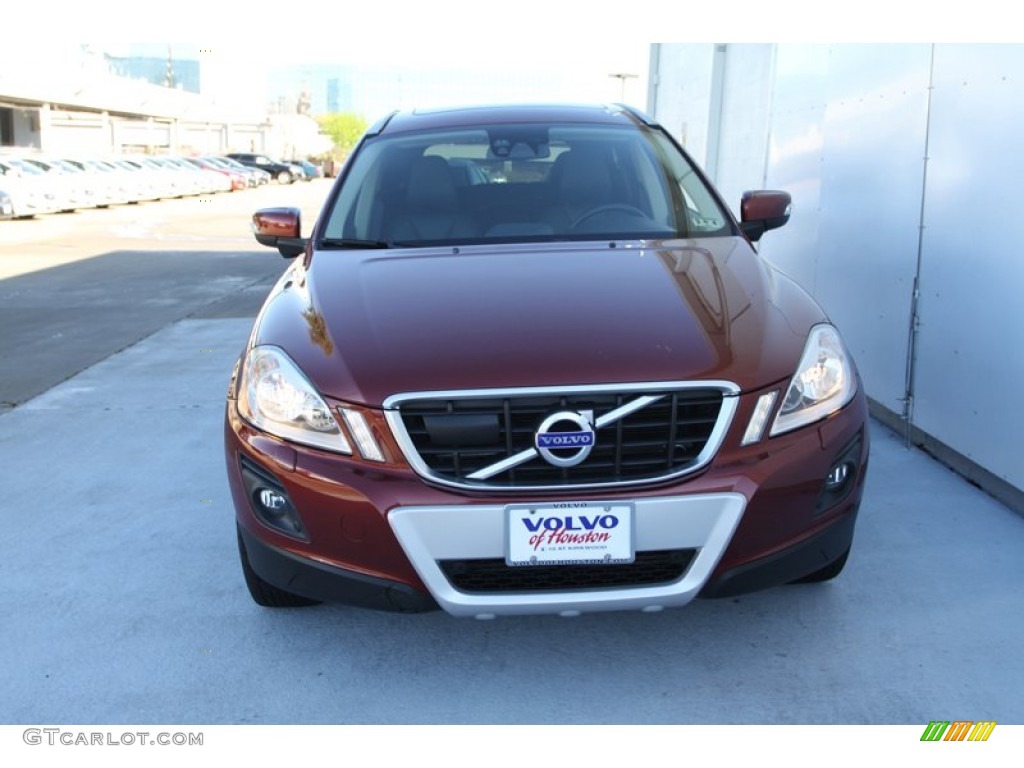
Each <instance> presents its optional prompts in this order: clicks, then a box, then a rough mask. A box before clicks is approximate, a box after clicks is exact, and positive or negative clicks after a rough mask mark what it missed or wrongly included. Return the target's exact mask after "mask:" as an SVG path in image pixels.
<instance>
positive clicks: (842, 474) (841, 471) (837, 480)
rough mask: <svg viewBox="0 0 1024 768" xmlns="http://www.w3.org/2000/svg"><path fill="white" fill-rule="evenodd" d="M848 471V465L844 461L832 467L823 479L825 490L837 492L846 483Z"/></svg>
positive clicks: (849, 468)
mask: <svg viewBox="0 0 1024 768" xmlns="http://www.w3.org/2000/svg"><path fill="white" fill-rule="evenodd" d="M850 470H851V467H850V465H849V464H848V463H846V462H845V461H844V462H843V463H842V464H839V465H838V466H835V467H832V470H831V471H830V472H829V473H828V475H827V476H826V477H825V488H827V489H828V490H829V491H835V490H837V489H838V488H839V487H840V486H841V485H842V484H843V483H845V482H846V478H847V477H848V476H849V474H850Z"/></svg>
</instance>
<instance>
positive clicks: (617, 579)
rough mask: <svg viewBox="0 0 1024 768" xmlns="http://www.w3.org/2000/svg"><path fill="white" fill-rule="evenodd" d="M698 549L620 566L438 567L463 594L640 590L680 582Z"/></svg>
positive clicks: (643, 556)
mask: <svg viewBox="0 0 1024 768" xmlns="http://www.w3.org/2000/svg"><path fill="white" fill-rule="evenodd" d="M696 554H697V550H695V549H673V550H663V551H658V552H637V553H636V560H635V561H634V562H632V563H628V564H620V565H519V566H509V565H506V564H505V561H504V560H501V559H488V560H442V561H440V562H439V563H438V564H439V565H440V566H441V570H442V571H443V572H444V574H445V576H447V577H448V581H449V582H451V585H452V586H453V587H455V588H456V589H458V590H459V591H461V592H476V593H494V592H545V591H558V590H574V589H606V588H612V587H640V586H651V585H654V584H667V583H670V582H673V581H678V580H679V579H681V578H682V577H683V575H684V574H685V573H686V569H687V568H689V567H690V563H691V562H692V561H693V558H694V556H695V555H696Z"/></svg>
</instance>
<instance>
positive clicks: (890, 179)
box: [652, 44, 1024, 490]
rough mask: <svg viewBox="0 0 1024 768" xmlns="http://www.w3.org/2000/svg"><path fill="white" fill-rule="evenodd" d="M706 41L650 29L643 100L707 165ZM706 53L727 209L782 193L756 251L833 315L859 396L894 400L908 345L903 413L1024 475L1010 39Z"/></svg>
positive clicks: (968, 453)
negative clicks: (717, 75)
mask: <svg viewBox="0 0 1024 768" xmlns="http://www.w3.org/2000/svg"><path fill="white" fill-rule="evenodd" d="M713 48H714V47H713V46H706V45H685V44H679V45H676V44H661V45H660V46H659V56H658V57H657V58H658V67H659V70H658V72H657V73H652V82H654V83H655V85H654V88H655V93H654V95H653V98H652V103H653V105H654V109H653V112H654V117H655V118H657V119H658V120H659V121H662V122H663V124H664V125H665V127H666V128H667V129H668V130H670V131H672V132H676V130H677V126H679V125H689V126H691V130H692V126H695V125H697V126H700V125H703V126H704V128H705V134H703V135H701V133H700V130H697V131H695V135H696V136H699V139H700V141H699V142H698V144H697V145H696V146H695V145H694V142H693V141H692V140H691V141H690V142H689V144H688V147H689V148H690V149H691V150H699V151H696V152H694V154H695V157H696V158H697V159H698V161H700V162H702V163H705V164H707V162H708V157H707V155H706V150H707V147H709V146H713V144H714V141H713V139H711V138H709V136H708V135H707V132H708V131H710V130H712V129H713V128H714V126H713V123H714V114H713V112H712V113H710V114H709V111H708V105H709V104H710V103H712V102H713V100H714V94H713V90H714V87H715V86H714V84H713V80H714V79H713V78H712V77H711V76H710V71H711V70H712V69H714V68H715V66H716V57H715V55H714V51H713ZM717 66H719V67H722V68H723V73H724V74H723V76H722V77H721V83H722V85H721V87H722V89H723V93H722V94H721V104H722V109H721V114H720V116H719V124H718V127H717V130H718V142H717V144H718V150H717V156H716V158H714V160H715V162H714V165H715V167H716V169H717V171H716V174H715V175H716V179H717V184H718V186H719V188H720V190H721V191H722V193H723V195H724V196H725V197H726V198H727V200H728V201H729V203H730V204H732V205H733V207H734V210H735V206H736V204H737V202H736V201H737V200H738V197H739V194H740V193H741V192H742V190H744V189H750V188H755V187H758V186H764V187H768V188H780V189H785V190H787V191H789V192H790V193H791V194H792V195H793V200H794V206H793V216H792V219H791V221H790V223H789V224H788V225H787V226H786V227H784V228H783V229H781V230H778V231H777V232H771V233H769V234H768V235H767V236H766V237H765V238H764V240H763V241H762V245H761V247H760V250H761V253H762V254H763V255H764V256H765V258H767V259H769V260H771V261H772V262H773V263H775V264H777V265H778V266H780V267H781V268H782V269H783V270H784V271H786V272H788V273H790V274H791V275H793V276H794V277H795V278H797V280H798V281H800V282H801V283H802V284H803V285H804V286H805V287H806V288H808V290H810V291H811V292H812V293H813V294H814V295H815V297H816V298H817V299H818V300H819V301H820V302H821V303H822V305H823V306H824V308H825V310H826V311H827V312H828V313H829V315H830V316H831V317H832V319H833V320H834V321H835V322H836V323H837V325H839V327H840V328H841V329H842V331H843V334H844V337H845V338H846V340H847V343H848V344H849V346H850V347H851V348H852V351H853V353H854V355H855V357H856V359H857V362H858V365H859V367H860V369H861V373H862V375H863V377H864V381H865V385H866V387H867V391H868V395H869V396H870V397H871V398H872V399H873V400H875V401H876V402H877V403H879V404H880V405H881V406H883V407H884V408H885V409H888V410H889V411H892V412H895V413H902V412H903V410H904V398H905V397H906V396H907V394H908V387H907V385H908V380H907V372H908V361H910V360H913V362H914V364H915V367H914V372H915V373H914V376H913V382H912V383H913V387H912V388H911V390H910V391H909V394H911V395H912V396H913V397H912V407H911V409H909V410H908V411H907V413H908V415H910V416H911V418H912V423H913V425H914V426H915V427H917V428H919V429H920V430H922V431H923V432H924V433H925V434H926V435H927V436H930V437H931V438H934V439H935V440H937V441H939V442H940V443H941V444H942V445H943V446H948V447H949V448H951V449H952V450H953V451H955V452H956V453H957V454H959V455H960V456H962V457H966V458H967V459H968V460H970V461H971V462H974V463H975V464H977V465H978V466H980V467H981V468H983V469H984V470H986V471H987V472H989V473H991V474H992V476H993V477H994V478H996V479H997V481H1004V482H1005V483H1008V484H1009V485H1010V486H1012V487H1013V488H1016V489H1018V490H1024V460H1021V458H1020V456H1021V454H1022V451H1021V443H1022V439H1021V435H1022V434H1024V411H1022V410H1021V409H1019V408H1015V407H1014V406H1013V403H1014V402H1015V401H1016V397H1015V396H1016V394H1017V392H1018V391H1019V389H1020V387H1019V382H1020V381H1022V380H1024V344H1022V341H1021V339H1020V336H1021V333H1022V331H1024V301H1020V300H1019V298H1018V294H1019V293H1020V285H1021V284H1022V283H1024V258H1022V257H1021V256H1020V254H1019V253H1018V252H1017V251H1018V249H1017V248H1016V242H1015V239H1016V238H1013V239H1011V236H1012V235H1011V233H1012V234H1016V232H1014V231H1013V230H1012V229H1011V227H1012V226H1013V224H1015V223H1016V218H1017V216H1016V213H1017V208H1018V206H1016V205H1015V203H1016V200H1015V198H1014V193H1015V191H1016V189H1015V188H1016V186H1017V181H1018V179H1020V178H1024V159H1022V155H1021V153H1020V151H1019V147H1018V145H1019V143H1020V141H1019V138H1018V134H1019V127H1020V126H1021V125H1024V80H1022V79H1021V77H1020V74H1019V73H1020V72H1022V71H1024V46H1021V45H956V44H940V45H934V46H932V45H928V44H915V45H892V44H890V45H834V46H826V45H788V44H786V45H783V44H780V45H773V46H755V45H728V46H725V55H724V62H723V61H722V57H721V55H719V56H718V58H717ZM666 68H667V70H668V71H666ZM683 69H685V70H686V71H685V72H684V71H680V70H683ZM702 84H703V87H704V88H705V92H704V93H703V94H702V93H701V92H700V88H701V87H702ZM926 158H927V160H926ZM915 279H916V280H917V281H918V284H919V286H920V301H919V303H918V305H917V307H918V314H919V325H918V332H917V335H916V349H913V348H912V347H911V345H910V343H909V338H910V334H909V329H910V320H911V307H912V304H913V293H914V287H915Z"/></svg>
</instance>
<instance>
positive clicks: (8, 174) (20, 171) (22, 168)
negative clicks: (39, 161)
mask: <svg viewBox="0 0 1024 768" xmlns="http://www.w3.org/2000/svg"><path fill="white" fill-rule="evenodd" d="M0 183H2V185H3V187H4V191H5V192H6V193H7V194H8V195H9V196H10V199H11V205H12V207H13V213H12V218H28V217H31V216H36V215H39V214H43V213H55V212H57V211H59V210H61V208H60V205H61V203H62V196H61V193H60V190H59V189H57V187H56V185H55V184H54V182H53V180H52V179H51V178H49V177H48V176H47V175H46V174H45V173H44V172H43V171H42V170H40V169H39V168H37V167H36V166H34V165H32V164H31V163H22V162H19V161H17V160H16V159H15V158H11V157H10V156H7V155H0Z"/></svg>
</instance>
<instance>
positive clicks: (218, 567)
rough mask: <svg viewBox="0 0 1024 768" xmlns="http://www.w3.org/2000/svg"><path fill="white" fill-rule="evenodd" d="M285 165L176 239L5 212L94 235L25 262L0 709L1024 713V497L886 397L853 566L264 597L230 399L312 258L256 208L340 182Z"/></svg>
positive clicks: (1, 256)
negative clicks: (946, 448) (517, 613)
mask: <svg viewBox="0 0 1024 768" xmlns="http://www.w3.org/2000/svg"><path fill="white" fill-rule="evenodd" d="M258 192H259V194H260V198H259V200H258V201H257V199H256V197H250V198H248V200H245V201H241V202H240V201H239V200H236V199H231V200H229V201H227V202H224V203H223V204H222V208H221V209H220V212H219V213H215V212H211V213H209V216H210V218H209V221H208V222H207V223H206V224H204V225H203V228H202V230H201V231H198V232H191V233H190V231H189V227H190V226H193V225H195V223H196V221H197V218H196V216H197V214H196V213H195V210H196V208H197V206H190V205H188V204H183V205H180V206H177V209H178V210H177V211H174V210H171V209H170V208H156V207H153V208H152V209H151V210H152V211H153V212H154V213H153V215H155V216H158V217H162V218H161V223H160V225H159V227H154V226H153V225H152V222H151V221H149V220H148V219H147V218H146V216H145V215H144V214H146V213H147V212H149V211H150V209H148V208H143V209H139V212H138V214H137V216H136V220H135V222H134V223H133V225H132V226H134V227H136V230H134V231H135V232H136V233H138V232H140V231H148V232H150V233H151V234H154V233H155V234H154V237H155V236H156V234H158V235H159V236H160V237H164V238H169V239H165V240H164V241H163V245H162V246H161V242H160V241H159V239H158V238H157V239H156V241H155V242H154V241H152V240H146V239H145V238H140V237H138V236H137V235H132V236H126V235H123V234H121V235H118V234H116V233H110V232H106V231H101V230H103V226H105V225H106V224H105V223H104V224H101V225H97V231H95V232H92V234H90V235H89V238H87V239H85V240H83V239H81V238H77V242H76V243H71V242H69V241H68V240H67V238H72V239H75V236H74V234H68V232H66V231H62V232H58V233H57V234H52V229H47V227H48V226H50V225H48V224H47V223H46V222H45V221H40V222H18V223H17V224H18V225H19V226H20V225H23V224H35V225H38V226H37V231H38V232H41V233H50V234H42V235H38V236H35V237H31V236H26V235H25V233H26V232H27V231H28V230H19V236H21V237H22V238H23V239H22V240H18V241H15V240H13V239H10V233H7V237H8V238H9V239H8V240H6V241H5V240H4V237H5V235H4V233H3V231H2V230H3V229H4V228H5V227H6V225H7V224H9V223H10V222H6V223H0V270H2V269H3V264H4V263H8V264H12V263H14V262H16V261H18V262H19V263H20V262H22V261H24V253H25V252H32V251H34V250H37V251H38V252H39V253H49V252H52V251H54V249H57V248H58V247H59V245H60V243H67V244H68V248H69V249H74V248H78V249H80V251H81V252H80V254H79V256H78V257H76V258H73V259H68V260H66V263H63V264H55V265H54V267H53V268H52V269H50V270H46V271H37V272H31V273H29V274H19V272H22V271H24V270H23V269H22V268H21V267H18V268H11V273H12V274H10V275H9V276H8V277H7V279H4V280H0V329H2V330H0V366H2V368H0V385H2V386H3V387H6V388H7V389H5V390H4V391H5V392H6V393H8V394H5V395H4V396H3V397H2V398H0V399H7V400H8V401H9V402H10V403H12V404H13V407H9V408H8V409H7V410H6V411H0V468H2V469H0V474H2V480H3V482H2V491H3V499H4V503H3V505H2V506H0V516H2V527H3V530H4V535H3V537H2V538H0V583H2V584H3V585H4V586H3V589H2V591H0V616H2V617H3V619H2V621H0V647H3V648H4V651H5V652H4V654H3V657H2V661H0V664H2V665H3V670H2V674H0V723H8V724H11V723H79V724H93V723H114V724H118V723H125V724H126V723H166V724H178V723H180V724H185V723H345V724H355V723H369V724H375V723H381V724H395V723H641V724H643V723H651V724H666V723H671V724H683V723H902V724H921V725H922V727H923V726H924V724H926V723H927V722H928V721H930V720H935V719H943V720H954V719H973V720H981V719H987V720H996V721H998V722H999V723H1024V693H1022V690H1024V687H1022V685H1021V683H1024V660H1022V654H1021V649H1020V646H1021V638H1022V637H1024V611H1022V610H1021V600H1020V597H1019V591H1020V587H1021V584H1022V583H1024V566H1022V561H1021V552H1024V518H1022V517H1021V516H1019V515H1018V514H1016V513H1014V512H1012V511H1011V510H1009V509H1007V508H1006V507H1004V506H1002V505H1000V504H999V503H997V502H996V501H994V500H992V499H991V498H989V497H988V496H986V495H985V494H984V493H982V492H980V491H978V490H977V489H975V488H973V487H972V486H970V485H969V484H967V483H966V482H964V481H962V480H961V479H960V478H959V477H958V476H956V475H955V474H953V473H952V472H950V471H948V470H947V469H946V468H944V467H943V466H941V465H939V464H937V463H936V462H934V461H933V460H931V459H930V458H928V457H927V456H925V455H923V454H921V453H919V452H917V451H911V450H906V449H905V448H904V447H903V445H902V442H901V441H900V439H899V438H898V437H897V436H894V435H893V434H891V433H890V432H888V431H887V430H886V429H885V428H884V427H881V426H880V425H877V424H875V425H873V435H872V437H873V445H872V457H871V468H870V474H869V480H868V487H867V493H866V496H865V500H864V504H863V508H862V514H861V519H860V523H859V527H858V533H857V538H856V541H855V544H854V551H853V554H852V555H851V559H850V563H849V565H848V566H847V569H846V571H845V572H844V573H843V574H842V576H841V577H840V578H839V579H837V580H836V581H835V582H833V583H831V584H826V585H818V586H813V585H807V586H792V587H784V588H779V589H774V590H769V591H766V592H762V593H758V594H754V595H749V596H744V597H740V598H736V599H729V600H721V601H697V602H695V603H693V604H691V605H690V606H688V607H687V608H684V609H680V610H674V611H666V612H664V613H661V614H655V615H648V614H632V613H628V614H596V615H585V616H582V617H579V618H575V619H563V618H557V617H528V618H519V619H500V620H497V621H494V622H476V621H473V620H456V619H452V618H450V617H448V616H446V615H445V614H442V613H432V614H422V615H413V616H406V615H393V614H386V613H374V612H369V611H363V610H359V609H355V608H348V607H343V606H321V607H317V608H312V609H289V610H277V611H271V610H266V609H261V608H258V607H257V606H256V605H254V604H253V603H252V602H251V601H250V599H249V596H248V593H247V592H246V590H245V586H244V584H243V582H242V578H241V573H240V570H239V567H238V562H237V554H236V551H235V541H234V523H233V512H232V508H231V503H230V498H229V494H228V488H227V483H226V480H225V476H224V469H223V457H222V450H221V432H222V425H221V419H222V413H223V403H224V392H225V387H226V384H227V377H228V373H229V371H230V367H231V365H232V363H233V361H234V359H235V357H236V355H237V354H238V352H239V350H240V348H241V346H242V344H243V342H244V340H245V337H246V334H247V333H248V330H249V325H250V322H251V316H252V312H253V311H254V307H255V305H256V304H257V303H258V299H259V295H260V292H261V291H263V290H265V288H266V286H267V285H269V282H270V281H271V280H272V279H273V276H274V275H276V274H277V273H278V272H279V271H280V270H281V269H282V268H283V266H284V262H283V261H282V260H280V259H279V258H278V257H277V256H276V255H274V254H273V253H272V252H270V251H263V252H259V253H257V252H252V253H248V254H245V253H243V252H244V251H255V249H256V246H255V245H254V244H253V246H252V247H250V245H249V244H248V243H249V241H248V240H247V239H246V235H245V232H244V227H242V228H241V229H242V230H243V231H240V232H239V233H238V234H235V233H234V231H233V230H232V229H231V228H232V227H234V228H235V229H239V228H238V227H237V219H238V217H239V216H242V217H243V218H244V214H243V213H242V212H241V211H240V208H239V206H242V205H246V206H248V205H249V204H250V202H254V201H257V202H256V204H258V205H264V204H277V203H281V204H286V203H289V202H292V201H291V200H290V199H289V194H291V195H298V196H301V197H302V198H303V204H304V205H312V204H313V203H315V199H316V195H318V194H322V193H323V188H321V189H320V190H316V189H312V188H307V189H295V190H291V189H280V190H267V193H268V194H263V191H258ZM272 192H276V193H277V194H276V195H271V194H270V193H272ZM281 193H284V194H281ZM271 198H273V199H271ZM252 207H256V206H255V205H253V206H252ZM97 213H103V212H97ZM112 213H115V214H116V213H119V212H118V211H113V212H112ZM179 213H180V216H179V215H178V214H179ZM206 215H207V213H204V214H203V216H206ZM94 220H95V221H102V220H101V219H99V217H92V218H90V219H89V221H94ZM309 220H310V221H311V219H309ZM61 226H62V227H63V226H64V224H63V221H62V222H61ZM90 231H91V230H90ZM185 234H192V235H194V239H192V240H183V239H181V235H185ZM174 237H177V239H174ZM218 238H220V239H218ZM224 238H237V242H236V240H235V239H232V240H231V241H230V242H229V243H225V241H224ZM140 241H144V242H145V243H146V247H144V248H142V247H139V242H140ZM243 241H244V242H243ZM168 243H173V245H168ZM183 243H187V245H185V244H183ZM218 243H219V244H220V245H218ZM220 246H230V247H220ZM90 249H91V250H92V252H93V253H96V254H109V255H99V256H97V257H96V258H91V259H89V258H84V256H87V255H89V254H88V251H89V250H90ZM153 254H156V255H153ZM62 270H63V271H62ZM75 270H78V271H77V272H76V271H75ZM191 274H200V275H202V277H201V278H199V279H196V280H192V279H191V278H190V275H191ZM126 275H134V276H133V277H131V279H130V280H129V279H128V278H127V277H126ZM218 281H219V282H218ZM190 287H191V290H189V288H190ZM156 299H164V300H165V301H164V302H163V303H159V302H156V301H155V300H156ZM147 302H149V303H147ZM125 304H127V305H129V306H130V307H131V308H132V309H131V311H123V312H122V310H121V308H122V307H123V306H124V305H125ZM41 305H42V306H41ZM33 312H34V313H35V314H32V313H33ZM22 314H25V315H30V314H31V315H32V319H31V322H27V321H26V322H25V323H24V324H22V325H19V324H18V322H17V321H18V318H19V316H21V315H22ZM93 324H95V325H96V328H94V329H93V330H90V328H91V327H92V325H93ZM39 328H45V330H46V333H41V332H40V333H36V330H38V329H39ZM34 329H35V330H34ZM33 334H35V335H33ZM47 334H48V335H47ZM56 334H62V335H59V336H58V335H56ZM75 334H79V335H75ZM45 338H48V339H50V346H49V348H48V350H42V349H41V345H45V344H46V342H45V341H44V339H45ZM69 339H70V341H69ZM76 349H77V350H78V351H79V352H81V354H78V356H72V357H70V358H69V357H64V356H68V355H71V354H72V351H73V350H76ZM83 350H84V351H83ZM86 352H87V354H86ZM55 357H56V358H57V362H56V363H54V358H55ZM61 361H63V362H61ZM33 371H39V375H35V376H34V375H32V372H33ZM14 382H20V383H18V384H17V386H14V384H13V383H14ZM33 382H34V383H33ZM37 390H38V391H37Z"/></svg>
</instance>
